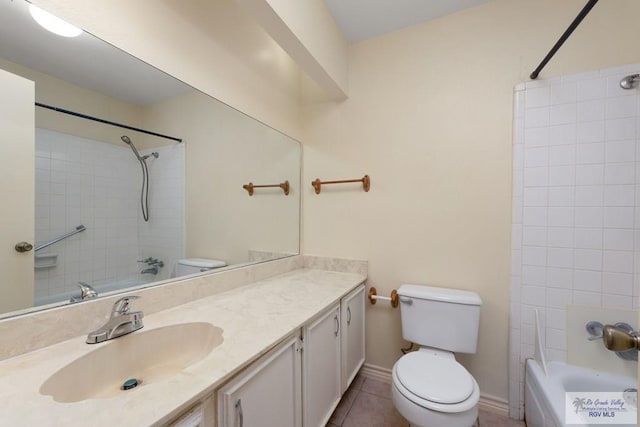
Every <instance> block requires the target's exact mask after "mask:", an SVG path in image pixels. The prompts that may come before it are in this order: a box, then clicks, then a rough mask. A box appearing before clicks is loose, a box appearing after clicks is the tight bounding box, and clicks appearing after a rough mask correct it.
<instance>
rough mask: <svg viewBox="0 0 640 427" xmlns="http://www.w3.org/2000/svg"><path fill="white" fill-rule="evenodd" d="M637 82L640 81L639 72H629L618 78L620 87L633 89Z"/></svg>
mask: <svg viewBox="0 0 640 427" xmlns="http://www.w3.org/2000/svg"><path fill="white" fill-rule="evenodd" d="M638 82H640V74H631V75H628V76H626V77H623V78H622V80H620V87H621V88H622V89H633V88H634V87H636V85H637V83H638Z"/></svg>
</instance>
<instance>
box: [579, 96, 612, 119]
mask: <svg viewBox="0 0 640 427" xmlns="http://www.w3.org/2000/svg"><path fill="white" fill-rule="evenodd" d="M604 111H605V101H604V99H596V100H592V101H585V102H579V103H578V105H577V119H578V122H594V121H602V120H604V118H605V112H604Z"/></svg>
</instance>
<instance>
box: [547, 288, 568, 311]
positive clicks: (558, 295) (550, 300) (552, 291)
mask: <svg viewBox="0 0 640 427" xmlns="http://www.w3.org/2000/svg"><path fill="white" fill-rule="evenodd" d="M571 300H572V291H571V290H570V289H557V288H547V289H546V306H547V307H548V308H559V309H563V310H564V309H566V308H567V304H571Z"/></svg>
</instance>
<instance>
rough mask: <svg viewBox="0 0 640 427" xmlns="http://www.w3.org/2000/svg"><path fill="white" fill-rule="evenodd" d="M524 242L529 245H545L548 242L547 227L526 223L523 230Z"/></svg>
mask: <svg viewBox="0 0 640 427" xmlns="http://www.w3.org/2000/svg"><path fill="white" fill-rule="evenodd" d="M522 243H523V244H524V245H527V246H545V245H546V244H547V227H535V226H527V225H525V226H524V227H523V230H522Z"/></svg>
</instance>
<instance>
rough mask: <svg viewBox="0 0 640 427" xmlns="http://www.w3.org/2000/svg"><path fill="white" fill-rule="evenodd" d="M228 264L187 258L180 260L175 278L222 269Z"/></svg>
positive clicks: (214, 260)
mask: <svg viewBox="0 0 640 427" xmlns="http://www.w3.org/2000/svg"><path fill="white" fill-rule="evenodd" d="M226 265H227V263H226V262H224V261H221V260H219V259H207V258H186V259H181V260H178V263H177V264H176V269H175V275H174V276H173V277H180V276H186V275H189V274H195V273H202V272H205V271H209V270H213V269H216V268H220V267H225V266H226Z"/></svg>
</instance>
